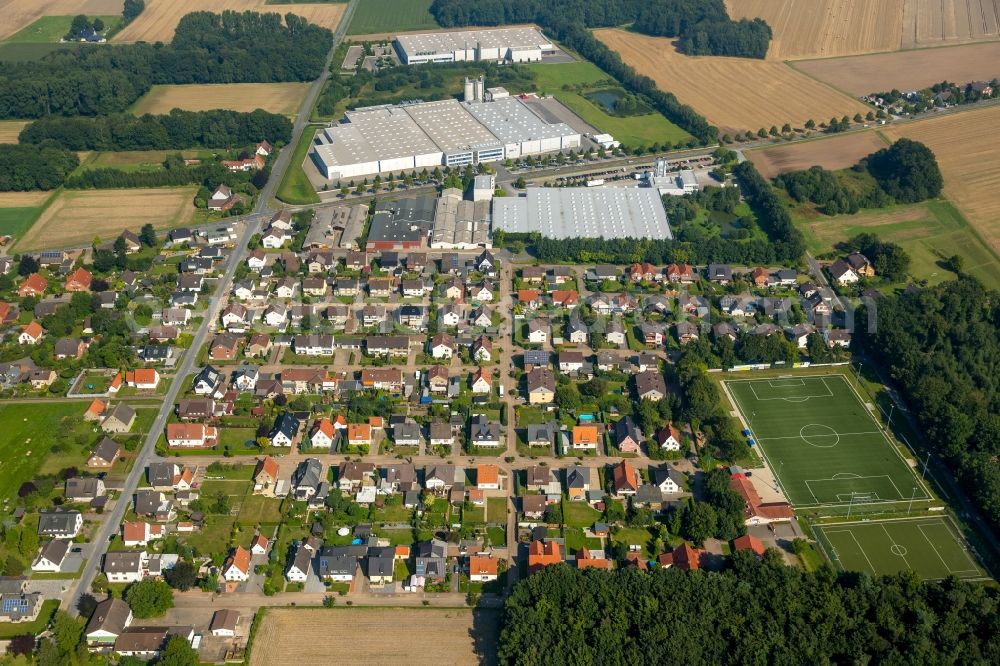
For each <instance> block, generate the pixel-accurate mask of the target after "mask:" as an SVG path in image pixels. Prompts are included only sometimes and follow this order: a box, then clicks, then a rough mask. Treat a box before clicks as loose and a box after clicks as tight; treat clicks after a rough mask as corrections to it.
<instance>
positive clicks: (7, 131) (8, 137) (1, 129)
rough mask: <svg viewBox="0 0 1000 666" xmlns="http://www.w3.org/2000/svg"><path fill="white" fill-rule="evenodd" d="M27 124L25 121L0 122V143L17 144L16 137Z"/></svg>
mask: <svg viewBox="0 0 1000 666" xmlns="http://www.w3.org/2000/svg"><path fill="white" fill-rule="evenodd" d="M27 124H28V121H27V120H0V143H17V137H18V135H19V134H21V130H23V129H24V127H25V125H27Z"/></svg>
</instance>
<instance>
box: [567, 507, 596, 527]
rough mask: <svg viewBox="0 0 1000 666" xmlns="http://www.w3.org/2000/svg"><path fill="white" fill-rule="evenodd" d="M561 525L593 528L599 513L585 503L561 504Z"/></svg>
mask: <svg viewBox="0 0 1000 666" xmlns="http://www.w3.org/2000/svg"><path fill="white" fill-rule="evenodd" d="M562 506H563V523H564V524H565V525H566V526H568V527H593V526H594V523H595V522H597V521H599V520H600V519H601V512H600V511H598V510H597V509H595V508H593V507H591V506H590V505H589V504H587V503H586V502H570V501H565V502H563V505H562Z"/></svg>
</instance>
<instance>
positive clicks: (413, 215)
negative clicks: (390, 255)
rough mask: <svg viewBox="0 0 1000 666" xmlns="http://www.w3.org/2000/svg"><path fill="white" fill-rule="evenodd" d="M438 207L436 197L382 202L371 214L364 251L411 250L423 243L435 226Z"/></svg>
mask: <svg viewBox="0 0 1000 666" xmlns="http://www.w3.org/2000/svg"><path fill="white" fill-rule="evenodd" d="M436 208H437V200H436V199H434V198H433V197H416V198H413V199H399V200H396V201H380V202H379V203H378V204H376V206H375V212H374V214H372V223H371V226H370V227H369V229H368V239H367V241H366V243H365V250H366V251H368V252H374V251H375V250H412V249H415V248H418V247H421V246H424V245H425V243H426V240H427V237H428V236H429V234H430V231H431V228H432V227H433V226H434V218H435V210H436Z"/></svg>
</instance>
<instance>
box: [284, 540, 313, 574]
mask: <svg viewBox="0 0 1000 666" xmlns="http://www.w3.org/2000/svg"><path fill="white" fill-rule="evenodd" d="M312 560H313V551H312V550H311V549H309V548H307V547H306V546H305V545H303V544H299V547H298V548H296V549H295V556H294V557H293V558H292V560H291V562H289V564H288V568H287V569H285V579H286V580H288V582H290V583H304V582H306V581H307V580H308V579H309V572H310V570H311V569H312Z"/></svg>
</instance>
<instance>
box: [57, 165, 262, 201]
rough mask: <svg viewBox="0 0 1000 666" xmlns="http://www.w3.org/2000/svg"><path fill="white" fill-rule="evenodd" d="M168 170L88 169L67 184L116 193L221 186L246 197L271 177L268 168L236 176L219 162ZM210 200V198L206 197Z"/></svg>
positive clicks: (168, 168)
mask: <svg viewBox="0 0 1000 666" xmlns="http://www.w3.org/2000/svg"><path fill="white" fill-rule="evenodd" d="M164 164H165V165H167V166H166V168H164V169H163V170H161V171H125V170H123V169H113V168H102V169H87V170H85V171H83V172H82V173H79V174H77V175H75V176H73V177H71V178H69V179H67V180H66V187H68V188H70V189H76V190H87V189H98V190H107V189H117V188H124V187H177V186H180V185H201V186H203V187H205V188H208V189H209V190H214V189H215V188H216V187H218V186H219V184H224V185H228V186H229V187H230V188H231V189H233V190H235V191H237V192H242V193H244V194H249V195H251V196H252V195H254V194H256V193H257V191H258V190H259V189H260V188H261V187H263V186H264V183H266V182H267V179H268V177H269V176H270V169H269V168H267V167H265V168H264V169H259V170H257V171H237V172H233V171H230V170H229V169H227V168H226V167H224V166H222V165H221V164H220V163H218V162H209V163H207V164H201V165H198V166H193V167H188V166H185V165H184V162H183V158H182V159H181V163H180V165H179V166H178V165H176V164H174V163H173V162H172V160H171V159H169V158H168V160H166V161H165V162H164ZM206 200H207V197H206Z"/></svg>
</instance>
